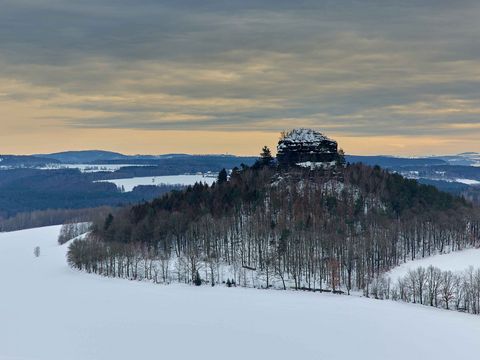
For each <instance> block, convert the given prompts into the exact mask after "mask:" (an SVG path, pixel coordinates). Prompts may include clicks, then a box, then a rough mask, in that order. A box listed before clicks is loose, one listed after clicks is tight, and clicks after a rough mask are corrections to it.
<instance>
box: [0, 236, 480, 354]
mask: <svg viewBox="0 0 480 360" xmlns="http://www.w3.org/2000/svg"><path fill="white" fill-rule="evenodd" d="M59 229H60V228H59V227H47V228H39V229H32V230H24V231H19V232H12V233H1V234H0V359H2V360H7V359H8V360H76V359H79V360H80V359H81V360H91V359H99V360H108V359H115V360H119V359H128V360H132V359H208V360H215V359H239V360H240V359H241V360H246V359H249V360H253V359H275V360H280V359H289V360H291V359H325V360H338V359H342V360H343V359H345V360H347V359H349V360H353V359H369V360H377V359H378V360H380V359H381V360H385V359H388V360H400V359H401V360H404V359H436V360H443V359H445V360H446V359H448V360H451V359H474V358H476V357H477V356H478V350H479V346H480V343H479V339H480V317H477V316H473V315H468V314H462V313H458V312H454V311H444V310H438V309H432V308H429V307H423V306H416V305H411V304H404V303H396V302H391V301H375V300H371V299H365V298H360V297H353V296H350V297H349V296H337V295H329V294H318V293H315V294H313V293H301V292H293V291H274V290H268V291H267V290H255V289H243V288H226V287H214V288H212V287H210V286H203V287H192V286H186V285H170V286H161V285H153V284H149V283H141V282H130V281H127V280H119V279H109V278H102V277H97V276H95V275H89V274H84V273H80V272H77V271H74V270H71V269H70V268H69V267H68V266H67V265H66V263H65V253H66V248H67V247H66V246H58V245H57V244H56V237H57V235H58V233H59ZM37 245H38V246H40V247H41V255H40V257H39V258H35V257H34V255H33V249H34V247H35V246H37Z"/></svg>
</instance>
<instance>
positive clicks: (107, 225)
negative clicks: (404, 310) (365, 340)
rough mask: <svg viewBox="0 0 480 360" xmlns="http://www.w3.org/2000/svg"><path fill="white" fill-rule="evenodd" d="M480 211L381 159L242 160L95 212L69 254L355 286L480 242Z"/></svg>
mask: <svg viewBox="0 0 480 360" xmlns="http://www.w3.org/2000/svg"><path fill="white" fill-rule="evenodd" d="M479 219H480V218H479V211H478V209H477V208H474V207H472V206H470V205H469V204H468V203H466V202H465V201H464V200H462V199H461V198H458V197H454V196H452V195H450V194H447V193H443V192H440V191H438V190H437V189H436V188H434V187H432V186H426V185H421V184H418V183H417V182H416V181H415V180H408V179H404V178H403V177H401V176H400V175H396V174H390V173H388V172H386V171H384V170H382V169H380V168H379V167H369V166H365V165H361V164H354V165H348V166H346V167H341V166H340V167H337V168H335V169H330V170H321V169H318V170H314V171H311V170H303V169H299V168H295V169H289V170H278V169H275V168H270V167H268V166H266V167H263V168H256V169H254V168H245V169H243V170H241V171H234V172H233V173H232V175H231V177H230V179H229V180H228V181H227V180H226V179H225V177H222V178H219V181H218V182H217V183H216V184H214V186H212V187H208V186H205V185H201V184H197V185H195V186H193V187H189V188H188V189H186V190H185V191H176V192H172V193H170V194H167V195H165V196H163V197H162V198H159V199H157V200H154V201H152V202H149V203H145V204H142V205H137V206H134V207H131V208H125V209H123V210H121V211H119V212H117V213H115V214H110V215H109V216H108V217H107V218H106V219H105V218H101V219H98V220H97V221H96V222H95V225H94V230H93V232H92V234H91V236H90V238H89V239H88V240H86V241H75V242H74V243H72V245H71V247H70V252H69V263H70V264H71V265H72V266H74V267H76V268H79V269H83V270H87V271H92V272H97V273H101V274H103V275H107V276H118V277H128V278H135V279H145V278H146V279H150V280H153V281H155V282H167V283H168V282H171V281H181V282H202V281H203V282H205V281H206V282H209V283H210V282H211V283H212V284H213V283H217V282H219V281H225V280H226V277H228V280H229V281H230V279H234V280H235V281H236V282H237V283H241V284H243V285H246V286H256V287H270V286H274V287H279V288H282V287H283V288H286V287H294V288H309V289H330V290H334V291H335V290H336V291H338V289H339V288H340V289H344V290H348V291H349V290H350V289H365V288H366V287H367V286H368V284H369V283H370V282H371V280H372V279H374V278H376V277H377V276H379V275H380V274H382V273H383V272H384V271H386V270H388V269H390V268H391V267H393V266H395V265H397V264H399V263H401V262H404V261H406V260H407V259H409V258H412V259H413V258H416V257H423V256H428V255H430V254H432V253H434V252H437V251H445V249H447V248H448V249H451V250H458V249H461V248H465V247H471V246H478V245H480V240H479V236H480V224H479ZM141 261H143V262H142V263H143V264H144V265H143V266H140V265H139V263H140V262H141ZM147 264H149V265H147Z"/></svg>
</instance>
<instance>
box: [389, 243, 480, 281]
mask: <svg viewBox="0 0 480 360" xmlns="http://www.w3.org/2000/svg"><path fill="white" fill-rule="evenodd" d="M430 265H432V266H435V267H437V268H439V269H440V270H443V271H448V270H450V271H453V272H462V271H464V270H467V269H468V268H469V267H470V266H473V267H474V268H476V269H478V268H480V249H468V250H462V251H455V252H451V253H448V254H441V255H434V256H430V257H427V258H423V259H417V260H413V261H408V262H406V263H405V264H402V265H400V266H397V267H396V268H394V269H392V270H391V271H390V272H389V273H388V274H387V276H389V277H390V279H391V280H392V281H393V282H396V281H397V279H399V278H401V277H404V276H405V275H407V273H408V271H409V270H410V269H412V270H415V269H417V268H419V267H424V268H427V267H429V266H430Z"/></svg>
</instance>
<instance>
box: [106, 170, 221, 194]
mask: <svg viewBox="0 0 480 360" xmlns="http://www.w3.org/2000/svg"><path fill="white" fill-rule="evenodd" d="M216 180H217V176H216V175H215V176H208V175H202V174H197V175H167V176H146V177H134V178H130V179H111V180H100V181H99V182H110V183H113V184H115V185H117V187H118V188H119V189H121V188H122V187H123V188H124V189H125V191H126V192H129V191H132V190H133V189H134V188H135V187H136V186H139V185H156V186H160V185H184V186H187V185H194V184H195V183H197V182H201V183H207V184H208V185H212V184H213V182H215V181H216Z"/></svg>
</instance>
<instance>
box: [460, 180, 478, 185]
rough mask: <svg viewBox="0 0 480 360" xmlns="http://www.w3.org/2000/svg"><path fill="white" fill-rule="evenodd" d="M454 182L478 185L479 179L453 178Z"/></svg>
mask: <svg viewBox="0 0 480 360" xmlns="http://www.w3.org/2000/svg"><path fill="white" fill-rule="evenodd" d="M455 182H458V183H462V184H466V185H480V181H478V180H472V179H455Z"/></svg>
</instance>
